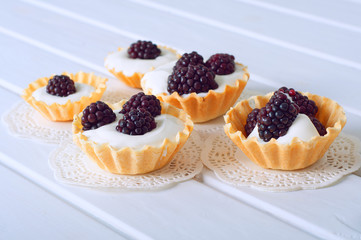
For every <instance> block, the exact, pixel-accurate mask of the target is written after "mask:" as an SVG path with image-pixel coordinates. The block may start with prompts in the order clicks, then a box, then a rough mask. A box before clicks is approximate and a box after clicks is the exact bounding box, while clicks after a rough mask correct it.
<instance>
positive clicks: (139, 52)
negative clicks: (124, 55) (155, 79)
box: [128, 40, 160, 59]
mask: <svg viewBox="0 0 361 240" xmlns="http://www.w3.org/2000/svg"><path fill="white" fill-rule="evenodd" d="M128 55H129V57H130V58H134V59H135V58H140V59H156V58H157V57H158V56H159V55H160V49H159V48H158V47H157V45H155V44H153V43H152V42H151V41H141V40H138V41H137V42H135V43H132V44H131V45H130V47H129V48H128Z"/></svg>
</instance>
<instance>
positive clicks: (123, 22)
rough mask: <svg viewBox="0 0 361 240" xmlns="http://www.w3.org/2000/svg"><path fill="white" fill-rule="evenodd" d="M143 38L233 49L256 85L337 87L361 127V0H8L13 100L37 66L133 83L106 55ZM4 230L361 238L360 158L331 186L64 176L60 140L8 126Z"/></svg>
mask: <svg viewBox="0 0 361 240" xmlns="http://www.w3.org/2000/svg"><path fill="white" fill-rule="evenodd" d="M138 39H144V40H152V41H154V42H156V43H158V44H159V43H160V44H164V45H167V46H170V47H174V48H176V49H178V50H181V51H187V52H189V51H192V50H196V51H198V52H199V53H201V54H202V55H203V56H205V58H208V56H210V55H211V54H213V53H216V52H228V53H231V54H233V55H235V57H236V59H237V60H238V61H240V62H242V63H244V64H246V65H248V66H249V71H250V73H251V80H250V81H249V83H248V85H247V87H246V88H247V89H250V90H256V91H260V92H262V93H266V92H269V91H273V90H275V89H277V88H279V87H281V86H283V85H285V86H288V87H294V88H296V89H298V90H300V91H309V92H312V93H315V94H318V95H324V96H327V97H330V98H332V99H334V100H336V101H338V102H339V103H340V104H341V105H342V106H343V107H344V109H345V110H346V114H347V117H348V122H347V124H346V127H345V128H344V130H343V131H344V132H345V133H349V134H352V135H354V136H357V137H358V138H361V124H360V122H361V107H360V106H361V97H360V91H361V78H360V76H361V44H360V43H361V1H359V0H328V1H326V0H317V1H315V0H314V1H311V0H294V1H286V0H268V1H266V0H224V1H216V0H211V1H201V0H193V1H181V0H175V1H167V0H158V1H156V0H150V1H146V0H130V1H119V0H118V1H116V0H107V1H101V0H91V1H85V0H82V1H71V0H52V1H45V0H23V1H2V2H1V8H0V50H1V55H0V69H1V71H0V86H1V88H0V96H1V104H0V114H1V115H2V114H3V113H4V112H6V111H7V110H8V109H9V108H10V107H11V106H12V105H13V104H14V103H15V102H18V101H20V93H21V91H22V89H24V88H25V87H26V86H27V84H29V83H30V82H31V81H34V80H35V79H37V78H39V77H42V76H48V75H51V74H53V73H61V72H63V71H69V72H77V71H79V70H82V71H86V72H95V73H96V74H98V75H104V76H107V77H109V79H110V80H109V84H110V85H111V86H112V87H113V88H118V89H119V90H121V91H123V92H127V93H129V94H133V93H135V92H136V91H137V90H134V89H131V88H128V87H126V86H124V85H123V84H121V83H120V82H119V81H117V80H116V79H114V78H113V77H112V76H111V75H110V74H109V73H108V72H107V71H106V69H105V68H104V67H103V61H104V57H105V56H106V55H107V53H109V52H111V51H114V50H115V49H116V48H117V47H119V46H128V45H129V44H130V43H132V42H134V41H135V40H138ZM0 139H1V140H0V195H1V197H0V239H4V240H5V239H319V238H321V239H361V191H360V189H361V178H360V176H361V174H360V173H361V172H360V171H359V172H358V173H355V174H352V175H349V176H347V177H345V178H343V179H342V180H341V181H340V182H339V183H338V184H336V185H334V186H331V187H327V188H323V189H319V190H303V191H295V192H286V193H269V192H261V191H257V190H253V189H251V188H247V187H244V188H234V187H231V186H229V185H226V184H224V183H222V182H221V181H219V180H218V179H217V178H216V177H215V176H214V175H213V173H212V172H210V171H209V170H203V172H202V181H196V180H190V181H186V182H183V183H180V184H177V185H176V186H174V187H171V188H168V189H166V190H160V191H148V192H147V191H129V192H121V193H119V192H105V191H97V190H92V189H88V188H80V187H73V186H68V185H62V184H59V183H58V182H56V181H55V180H54V178H53V173H52V171H51V170H50V169H49V167H48V163H47V161H48V155H49V153H50V152H51V151H52V150H53V149H54V148H55V147H56V146H55V145H51V144H42V143H39V142H37V141H32V140H26V139H21V138H15V137H13V136H11V135H10V134H9V133H8V131H7V129H6V127H5V126H4V125H1V130H0Z"/></svg>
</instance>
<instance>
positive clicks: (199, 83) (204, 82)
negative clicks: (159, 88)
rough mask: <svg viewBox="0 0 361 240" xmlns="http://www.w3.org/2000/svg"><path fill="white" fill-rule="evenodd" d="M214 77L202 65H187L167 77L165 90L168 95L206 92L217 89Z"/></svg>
mask: <svg viewBox="0 0 361 240" xmlns="http://www.w3.org/2000/svg"><path fill="white" fill-rule="evenodd" d="M214 77H215V74H214V73H213V72H212V71H211V70H209V69H208V68H207V67H206V66H204V65H200V64H198V65H188V67H181V68H178V69H176V70H174V71H173V73H172V74H171V75H169V77H168V87H167V90H168V92H169V93H170V94H172V93H173V92H178V94H179V95H183V94H187V93H192V92H196V93H200V92H208V91H209V90H211V89H216V88H217V87H218V84H217V83H216V81H215V80H214Z"/></svg>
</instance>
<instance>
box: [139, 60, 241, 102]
mask: <svg viewBox="0 0 361 240" xmlns="http://www.w3.org/2000/svg"><path fill="white" fill-rule="evenodd" d="M175 63H176V61H174V62H170V63H168V64H165V65H163V66H160V67H158V68H156V69H154V70H153V71H151V72H148V73H146V74H145V75H144V77H143V78H142V83H143V87H144V88H145V89H152V94H154V95H157V94H160V93H166V94H169V93H168V90H167V86H168V76H169V75H171V74H172V71H173V67H174V65H175ZM243 74H244V71H243V67H241V66H239V65H238V64H236V67H235V71H234V72H233V73H231V74H228V75H216V77H215V79H214V80H215V81H216V82H217V83H218V88H216V89H214V90H213V91H215V92H224V90H225V88H226V85H231V86H232V85H233V86H234V85H235V84H236V81H237V79H242V78H243ZM207 94H208V92H204V93H197V95H198V96H201V97H205V96H206V95H207ZM188 96H189V94H183V95H181V97H184V98H185V97H188Z"/></svg>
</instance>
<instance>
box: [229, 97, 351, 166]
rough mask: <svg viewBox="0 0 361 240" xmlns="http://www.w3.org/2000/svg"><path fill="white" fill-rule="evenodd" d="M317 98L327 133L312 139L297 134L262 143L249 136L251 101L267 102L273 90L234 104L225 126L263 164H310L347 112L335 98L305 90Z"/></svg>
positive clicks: (339, 127) (337, 130) (260, 104)
mask: <svg viewBox="0 0 361 240" xmlns="http://www.w3.org/2000/svg"><path fill="white" fill-rule="evenodd" d="M303 94H304V95H305V96H307V97H308V98H309V99H311V100H313V101H315V103H316V105H317V106H318V109H319V110H318V112H317V115H316V117H317V118H318V120H319V121H320V122H321V123H322V124H323V125H324V126H325V127H326V130H327V134H326V135H324V136H315V137H313V138H312V139H311V140H309V141H306V142H305V141H302V140H300V139H299V138H297V137H295V138H293V139H292V141H291V143H290V144H279V143H278V142H277V141H276V139H271V141H269V142H268V143H265V144H262V143H260V142H259V141H258V140H257V139H256V138H255V137H253V138H251V139H247V137H246V132H245V129H244V126H245V125H246V121H247V116H248V114H249V113H250V112H251V111H252V108H251V107H250V101H252V100H254V102H255V107H256V108H261V107H264V106H265V105H266V103H267V102H268V100H269V99H270V97H271V96H272V95H273V93H269V94H267V95H266V96H255V97H252V98H250V99H248V100H243V101H241V102H239V103H237V105H236V106H235V107H234V108H231V109H230V110H229V111H228V112H227V113H226V115H225V116H224V120H225V122H226V124H225V126H224V130H225V132H226V134H227V136H228V137H229V138H230V139H231V140H232V141H233V142H234V143H235V144H236V145H237V146H238V147H239V148H240V149H241V150H242V151H243V153H244V154H246V155H247V157H248V158H249V159H251V160H252V161H253V162H255V163H256V164H258V165H259V166H261V167H263V168H270V169H280V170H296V169H302V168H305V167H308V166H310V165H312V164H313V163H315V162H316V161H317V160H319V159H320V158H322V157H323V155H324V154H325V153H326V151H327V150H328V148H329V146H330V145H331V143H332V142H333V141H334V139H335V138H336V137H337V136H338V134H339V133H340V132H341V130H342V128H343V127H344V126H345V124H346V115H345V113H344V111H343V108H342V107H341V106H340V105H339V104H337V103H336V102H335V101H333V100H331V99H329V98H326V97H321V96H317V95H313V94H310V93H303Z"/></svg>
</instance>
